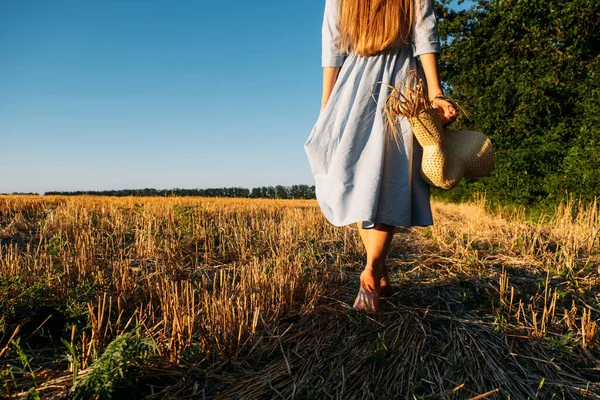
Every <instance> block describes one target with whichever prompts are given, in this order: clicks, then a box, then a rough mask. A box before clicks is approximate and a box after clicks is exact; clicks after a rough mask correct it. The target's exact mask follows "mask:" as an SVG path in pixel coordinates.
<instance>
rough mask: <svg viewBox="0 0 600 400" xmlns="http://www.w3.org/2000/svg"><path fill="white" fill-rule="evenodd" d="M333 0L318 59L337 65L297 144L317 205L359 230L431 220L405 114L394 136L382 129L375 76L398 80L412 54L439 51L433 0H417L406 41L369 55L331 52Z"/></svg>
mask: <svg viewBox="0 0 600 400" xmlns="http://www.w3.org/2000/svg"><path fill="white" fill-rule="evenodd" d="M338 1H339V0H326V1H325V12H324V17H323V26H322V60H321V61H322V63H321V64H322V66H323V67H329V66H330V67H341V69H340V72H339V75H338V78H337V80H336V82H335V85H334V87H333V90H332V92H331V95H330V97H329V100H328V102H327V104H326V106H325V108H324V109H323V110H321V112H320V113H319V116H318V118H317V121H316V123H315V125H314V127H313V128H312V131H311V132H310V135H309V136H308V138H307V140H306V142H305V143H304V150H305V152H306V155H307V157H308V161H309V164H310V167H311V170H312V174H313V177H314V179H315V191H316V193H315V194H316V198H317V201H318V203H319V206H320V208H321V210H322V212H323V214H324V215H325V217H326V219H327V220H328V221H329V222H330V223H331V224H333V225H335V226H344V225H348V224H351V223H355V222H358V221H362V227H363V228H372V227H374V226H375V223H378V222H381V223H385V224H388V225H393V226H406V227H408V226H415V225H419V226H426V225H431V224H432V223H433V220H432V216H431V207H430V203H429V185H427V183H425V181H423V179H422V178H421V174H420V170H421V158H422V148H421V147H420V145H419V143H418V142H417V140H416V139H415V138H414V136H413V133H412V130H411V128H410V124H409V123H408V120H407V119H406V118H402V120H401V122H400V127H399V129H398V132H397V135H396V140H394V139H393V138H390V135H387V136H386V135H385V134H384V133H385V132H384V126H385V125H384V124H385V116H384V114H383V108H384V102H385V99H386V97H387V96H388V94H389V93H390V90H391V89H390V88H389V87H388V86H386V85H384V84H376V82H380V81H383V82H385V83H387V84H389V85H392V86H394V85H395V84H396V82H398V81H403V82H405V81H406V80H407V78H408V72H409V71H410V70H411V69H417V62H416V58H415V57H416V56H419V55H421V54H424V53H439V52H440V40H439V35H438V31H437V26H436V17H435V14H434V11H433V0H420V9H421V13H420V14H419V12H418V11H417V12H416V16H415V18H414V23H413V25H412V27H411V35H410V36H411V44H410V45H407V46H405V47H402V48H399V49H398V48H395V49H386V50H384V51H383V52H380V53H378V54H376V55H373V56H361V55H358V54H355V53H352V52H350V53H340V51H339V50H338V44H339V40H340V33H339V30H338V26H337V11H338V10H337V8H338ZM417 4H419V2H417ZM418 73H419V76H420V77H421V78H423V81H424V82H425V79H424V76H423V73H422V71H420V70H418ZM374 84H375V85H374ZM425 84H426V82H425Z"/></svg>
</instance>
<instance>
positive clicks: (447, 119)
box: [431, 99, 457, 125]
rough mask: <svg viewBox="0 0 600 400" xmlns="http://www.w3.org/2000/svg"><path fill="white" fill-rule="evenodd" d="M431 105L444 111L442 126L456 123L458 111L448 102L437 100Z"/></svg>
mask: <svg viewBox="0 0 600 400" xmlns="http://www.w3.org/2000/svg"><path fill="white" fill-rule="evenodd" d="M431 105H432V107H435V108H439V109H440V110H441V111H442V125H450V124H451V123H453V122H454V121H456V116H457V113H456V109H455V108H454V106H453V105H452V103H450V102H449V101H448V100H444V99H435V100H433V102H432V104H431Z"/></svg>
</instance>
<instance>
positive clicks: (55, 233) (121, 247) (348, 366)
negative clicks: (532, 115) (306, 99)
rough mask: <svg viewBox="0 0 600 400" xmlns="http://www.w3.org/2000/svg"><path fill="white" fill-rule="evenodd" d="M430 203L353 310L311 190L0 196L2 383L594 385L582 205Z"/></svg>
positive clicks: (346, 264)
mask: <svg viewBox="0 0 600 400" xmlns="http://www.w3.org/2000/svg"><path fill="white" fill-rule="evenodd" d="M433 209H434V220H435V224H434V225H433V226H432V227H427V228H397V233H396V236H395V238H394V242H393V243H392V249H391V251H390V257H389V260H388V268H389V269H390V271H391V278H392V283H393V285H394V286H395V288H396V294H395V295H394V296H393V297H391V298H388V299H386V300H385V301H382V304H381V307H382V310H381V313H379V314H378V315H376V316H370V315H366V314H363V313H360V312H356V311H354V310H353V309H352V308H351V307H350V306H351V304H352V301H353V299H354V296H355V294H356V292H357V290H358V274H359V272H360V269H361V268H362V265H363V263H364V257H365V254H364V249H363V247H362V243H361V241H360V237H359V235H358V231H357V230H356V227H355V226H347V227H341V228H338V227H334V226H332V225H331V224H329V223H328V222H327V221H326V220H325V219H324V217H323V216H322V214H321V212H320V210H319V208H318V205H317V203H316V201H314V200H265V199H216V198H195V197H181V198H158V197H154V198H133V197H130V198H106V197H91V196H87V197H61V196H44V197H41V196H0V375H1V377H2V389H1V390H2V393H3V395H4V396H12V397H27V396H30V397H36V396H40V397H42V398H50V397H54V398H71V397H80V398H93V397H98V398H108V397H107V396H109V395H110V394H112V396H113V398H115V396H125V395H127V396H133V395H135V396H136V397H137V398H141V397H146V398H186V397H189V398H192V397H205V398H344V399H345V398H374V397H380V398H411V399H413V398H417V399H430V398H444V399H462V398H475V397H476V396H481V395H482V396H483V397H479V398H484V397H485V398H494V399H508V398H511V399H527V398H531V399H533V398H539V399H546V398H548V399H549V398H557V399H562V398H565V399H571V398H576V399H578V398H590V399H593V398H600V363H599V359H600V349H599V346H600V339H599V334H598V330H599V328H598V323H599V320H600V294H599V289H600V278H599V277H600V255H599V249H600V243H599V238H600V209H599V207H598V205H597V204H588V205H581V204H578V203H575V202H569V203H566V204H561V205H560V206H559V207H558V209H557V210H556V212H555V213H553V215H548V216H546V217H544V216H542V217H540V218H539V219H537V220H536V221H535V222H532V221H529V220H528V219H527V218H526V217H525V212H524V210H522V209H521V210H512V209H510V210H509V209H494V210H490V209H489V207H488V206H486V203H485V200H484V199H476V200H475V201H473V202H471V203H469V204H461V205H455V204H444V203H441V202H433ZM553 396H554V397H553Z"/></svg>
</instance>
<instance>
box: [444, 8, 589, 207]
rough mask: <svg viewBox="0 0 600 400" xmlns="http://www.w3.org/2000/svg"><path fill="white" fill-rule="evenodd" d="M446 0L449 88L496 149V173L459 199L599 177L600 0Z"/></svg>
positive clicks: (532, 193)
mask: <svg viewBox="0 0 600 400" xmlns="http://www.w3.org/2000/svg"><path fill="white" fill-rule="evenodd" d="M449 4H450V0H439V2H438V4H437V6H436V7H437V9H436V11H437V16H438V22H439V30H440V35H441V38H442V41H443V43H444V46H443V51H442V57H441V60H440V64H441V68H440V70H441V77H442V80H443V81H444V82H445V84H446V85H447V88H446V89H447V90H446V91H447V94H448V95H449V96H451V97H452V98H454V99H456V100H457V101H458V102H459V104H461V105H463V106H464V107H465V108H466V109H467V112H468V114H469V116H470V118H471V120H472V121H473V122H469V121H468V120H467V119H466V118H465V117H464V116H460V117H459V119H458V121H457V124H456V125H457V126H459V127H463V128H472V129H476V130H480V131H483V132H484V133H486V134H487V135H489V136H490V137H491V139H492V142H493V143H494V145H495V147H496V149H497V156H498V158H497V164H496V169H495V171H494V173H493V174H492V176H490V177H487V178H484V179H479V180H475V181H473V180H468V179H465V180H464V182H462V183H461V184H460V185H459V187H457V188H456V189H454V190H453V191H451V192H453V193H447V196H449V197H454V198H465V197H470V193H472V192H473V191H475V190H486V191H487V192H488V197H490V198H493V199H496V200H504V201H510V202H515V203H522V204H528V203H533V202H540V201H549V202H556V201H557V200H559V199H560V198H562V197H563V196H564V195H565V193H566V191H569V192H571V193H573V194H575V195H578V196H582V197H584V198H587V199H591V198H593V197H594V196H595V195H597V194H598V190H597V188H598V187H599V186H598V185H600V140H599V135H600V118H599V115H598V109H599V106H600V61H599V60H600V59H599V56H598V55H599V52H600V29H599V27H600V26H599V25H600V2H598V1H597V0H544V1H540V0H480V1H478V2H477V3H476V5H474V6H473V7H471V9H469V10H465V11H460V12H456V11H453V10H452V9H450V7H449Z"/></svg>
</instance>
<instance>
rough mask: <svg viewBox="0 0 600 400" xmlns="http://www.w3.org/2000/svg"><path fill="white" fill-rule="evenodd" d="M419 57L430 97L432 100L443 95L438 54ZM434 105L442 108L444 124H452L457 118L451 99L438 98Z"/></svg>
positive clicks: (426, 54) (425, 54)
mask: <svg viewBox="0 0 600 400" xmlns="http://www.w3.org/2000/svg"><path fill="white" fill-rule="evenodd" d="M419 57H420V58H421V65H423V72H424V73H425V80H426V81H427V92H428V93H427V94H428V96H429V99H430V100H431V99H433V98H434V97H435V96H437V95H441V96H443V95H444V91H443V90H442V85H441V84H440V75H439V73H438V66H437V54H436V53H424V54H421V55H420V56H419ZM433 106H434V107H437V108H440V109H441V110H442V119H443V123H444V124H450V123H452V122H454V120H455V119H456V110H455V109H454V106H453V105H452V103H450V102H449V101H447V100H443V99H437V100H435V101H434V103H433Z"/></svg>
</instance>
